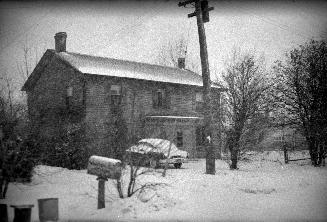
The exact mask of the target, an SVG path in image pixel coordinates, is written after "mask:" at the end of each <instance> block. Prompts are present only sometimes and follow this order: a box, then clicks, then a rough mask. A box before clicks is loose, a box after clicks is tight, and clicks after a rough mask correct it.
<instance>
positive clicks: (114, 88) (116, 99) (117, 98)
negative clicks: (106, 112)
mask: <svg viewBox="0 0 327 222" xmlns="http://www.w3.org/2000/svg"><path fill="white" fill-rule="evenodd" d="M120 102H121V87H120V85H111V86H110V105H111V106H114V107H117V106H119V105H120Z"/></svg>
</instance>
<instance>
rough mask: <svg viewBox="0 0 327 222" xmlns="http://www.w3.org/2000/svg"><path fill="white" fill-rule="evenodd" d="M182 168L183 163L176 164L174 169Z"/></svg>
mask: <svg viewBox="0 0 327 222" xmlns="http://www.w3.org/2000/svg"><path fill="white" fill-rule="evenodd" d="M181 166H182V163H174V167H175V168H176V169H179V168H181Z"/></svg>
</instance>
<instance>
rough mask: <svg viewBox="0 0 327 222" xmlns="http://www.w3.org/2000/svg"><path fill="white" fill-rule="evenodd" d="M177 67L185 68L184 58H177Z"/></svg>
mask: <svg viewBox="0 0 327 222" xmlns="http://www.w3.org/2000/svg"><path fill="white" fill-rule="evenodd" d="M178 68H180V69H185V58H178Z"/></svg>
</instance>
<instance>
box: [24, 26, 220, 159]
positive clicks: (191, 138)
mask: <svg viewBox="0 0 327 222" xmlns="http://www.w3.org/2000/svg"><path fill="white" fill-rule="evenodd" d="M66 38H67V34H66V33H64V32H60V33H57V34H56V35H55V50H52V49H48V50H47V51H46V52H45V53H44V55H43V56H42V58H41V59H40V61H39V63H38V64H37V66H36V67H35V69H34V71H33V72H32V74H31V75H30V77H29V78H28V80H27V81H26V83H25V84H24V86H23V88H22V90H24V91H26V92H27V96H28V99H27V101H28V109H29V115H30V119H31V121H32V122H38V126H39V128H40V129H39V132H40V134H42V136H44V137H51V136H53V135H55V134H56V133H58V132H57V131H58V130H59V129H60V127H59V126H60V124H65V123H63V122H62V121H59V118H57V115H60V112H62V111H63V110H65V109H66V110H67V109H68V110H75V112H79V113H80V114H81V115H80V116H79V118H77V121H84V122H85V124H86V127H85V137H86V138H90V139H91V140H89V141H91V142H89V144H88V147H89V148H90V150H94V153H97V154H103V155H104V154H108V153H110V147H109V146H108V144H109V141H110V139H111V136H112V135H110V130H108V127H110V126H111V125H112V117H113V116H114V115H117V112H121V113H120V114H121V115H122V117H123V119H124V120H125V122H126V125H127V128H128V133H129V134H133V135H135V136H136V137H137V138H166V139H170V140H173V141H174V142H175V143H176V145H177V146H178V147H179V148H180V149H182V150H186V151H187V152H189V154H190V157H204V156H205V150H204V148H203V142H204V140H205V138H204V136H203V130H202V129H203V128H202V125H203V109H202V106H203V98H202V77H201V76H200V75H198V74H197V73H194V72H192V71H190V70H187V69H185V68H184V62H183V60H180V67H178V68H177V67H176V68H173V67H166V66H159V65H152V64H146V63H139V62H132V61H124V60H118V59H112V58H103V57H97V56H91V55H83V54H78V53H72V52H67V51H66ZM222 90H223V89H222V88H221V87H220V86H218V85H216V84H212V89H211V93H212V98H213V110H214V112H213V133H212V134H213V135H212V139H213V143H214V145H215V147H216V152H217V155H218V153H219V152H218V151H219V150H220V147H219V145H220V139H219V138H220V128H219V127H220V124H219V122H220V120H219V106H220V93H221V91H222ZM118 108H119V109H118ZM58 113H59V114H58Z"/></svg>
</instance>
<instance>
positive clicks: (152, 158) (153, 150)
mask: <svg viewBox="0 0 327 222" xmlns="http://www.w3.org/2000/svg"><path fill="white" fill-rule="evenodd" d="M169 148H170V151H169ZM127 153H129V154H130V155H131V159H132V160H133V161H134V164H140V163H141V164H147V165H150V167H153V168H156V167H159V166H160V165H164V164H165V163H166V161H167V159H168V164H172V165H174V167H175V168H181V166H182V164H183V163H185V162H186V159H187V158H188V153H187V152H186V151H183V150H179V149H178V148H177V147H176V146H175V144H174V143H172V142H171V141H169V140H164V139H155V138H150V139H142V140H140V141H139V142H138V143H137V144H136V145H134V146H132V147H130V148H129V149H128V150H127Z"/></svg>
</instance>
